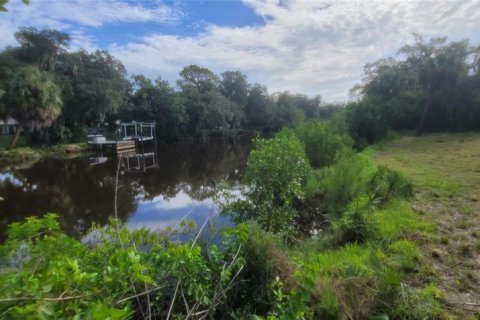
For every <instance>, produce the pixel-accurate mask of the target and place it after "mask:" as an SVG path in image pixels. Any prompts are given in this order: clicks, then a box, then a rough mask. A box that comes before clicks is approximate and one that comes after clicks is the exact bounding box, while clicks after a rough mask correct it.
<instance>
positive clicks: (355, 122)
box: [345, 97, 388, 149]
mask: <svg viewBox="0 0 480 320" xmlns="http://www.w3.org/2000/svg"><path fill="white" fill-rule="evenodd" d="M345 118H346V123H347V130H348V133H349V134H350V135H351V136H352V138H353V139H354V140H355V145H356V147H357V149H363V148H364V147H365V146H366V145H367V144H372V143H374V142H377V141H379V140H380V139H382V138H384V137H386V135H387V132H388V121H387V115H386V112H385V111H384V110H383V108H382V105H381V102H380V101H379V100H377V99H375V98H368V97H367V98H365V99H362V100H361V101H359V102H354V103H350V104H349V105H347V107H346V109H345Z"/></svg>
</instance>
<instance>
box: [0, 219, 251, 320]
mask: <svg viewBox="0 0 480 320" xmlns="http://www.w3.org/2000/svg"><path fill="white" fill-rule="evenodd" d="M115 225H116V226H115ZM247 238H248V228H247V226H245V225H239V226H237V227H235V228H233V229H231V230H227V231H226V232H225V233H224V236H223V237H222V239H223V241H222V248H221V249H220V248H219V247H217V246H216V245H205V246H201V245H200V244H198V243H196V242H195V241H193V240H192V241H190V242H189V243H184V244H178V243H174V242H172V241H170V240H169V234H168V233H166V234H164V235H162V234H155V233H151V232H149V231H147V230H145V229H141V230H136V231H129V230H128V229H126V227H124V226H118V223H117V222H115V221H114V222H112V224H111V225H110V226H106V227H103V228H100V229H96V230H94V232H93V233H91V234H90V235H89V236H88V237H87V239H90V241H87V242H80V241H78V240H75V239H73V238H70V237H67V236H66V235H64V234H63V233H62V232H61V231H60V229H59V225H58V222H57V217H56V216H55V215H53V214H48V215H46V216H45V217H44V218H41V219H40V218H29V219H27V221H26V222H25V223H14V224H12V225H11V226H10V229H9V231H8V238H7V240H6V242H5V243H4V244H3V245H2V246H0V257H1V259H0V261H1V266H0V270H1V271H0V283H1V290H2V297H1V298H0V301H1V303H0V310H1V311H0V312H1V314H2V315H3V317H7V318H9V319H25V318H89V319H97V318H101V319H104V318H111V319H124V318H129V317H132V316H134V315H136V316H140V315H141V314H144V315H146V314H156V315H157V316H160V317H165V316H166V315H167V313H170V312H171V314H172V315H173V318H182V317H183V316H182V314H183V315H184V316H185V315H186V314H188V313H190V312H203V313H206V314H214V313H215V311H216V310H217V309H221V307H222V304H223V303H224V302H225V298H226V296H225V294H226V293H228V292H229V289H230V288H231V287H232V285H233V281H234V280H235V279H236V277H237V276H238V273H239V272H240V271H241V269H242V265H243V258H242V257H241V255H239V253H240V250H241V246H242V244H244V243H245V241H246V239H247ZM188 306H190V307H188ZM185 308H186V309H185Z"/></svg>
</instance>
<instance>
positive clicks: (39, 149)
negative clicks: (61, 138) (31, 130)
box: [0, 136, 88, 166]
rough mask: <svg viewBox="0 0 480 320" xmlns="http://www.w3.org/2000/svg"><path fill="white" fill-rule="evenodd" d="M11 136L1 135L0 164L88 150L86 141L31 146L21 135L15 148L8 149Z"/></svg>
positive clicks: (23, 162)
mask: <svg viewBox="0 0 480 320" xmlns="http://www.w3.org/2000/svg"><path fill="white" fill-rule="evenodd" d="M10 140H11V137H10V136H0V166H11V165H15V166H17V165H21V166H24V165H26V164H28V163H32V162H35V161H37V160H38V159H40V158H42V157H46V156H58V157H60V156H66V155H72V154H79V153H82V152H87V150H88V145H87V144H86V143H70V144H58V145H52V146H46V145H38V146H29V145H28V143H27V141H26V139H25V138H24V137H21V138H20V139H19V141H18V144H17V146H16V147H15V148H13V149H10V150H8V149H7V148H8V145H9V143H10Z"/></svg>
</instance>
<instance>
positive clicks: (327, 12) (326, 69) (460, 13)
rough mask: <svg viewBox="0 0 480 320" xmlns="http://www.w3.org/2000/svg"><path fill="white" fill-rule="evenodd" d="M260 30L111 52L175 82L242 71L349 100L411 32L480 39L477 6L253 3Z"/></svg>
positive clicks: (281, 86)
mask: <svg viewBox="0 0 480 320" xmlns="http://www.w3.org/2000/svg"><path fill="white" fill-rule="evenodd" d="M246 4H247V5H248V6H249V7H251V8H252V9H253V10H254V11H255V12H256V13H257V14H258V15H261V16H263V17H264V19H265V25H263V26H258V27H241V28H232V27H220V26H214V25H211V26H209V27H208V28H207V29H206V31H205V32H204V33H202V34H200V35H197V36H194V37H176V36H171V35H162V34H152V35H148V36H146V37H144V38H143V39H142V41H139V42H132V43H129V44H127V45H122V46H111V48H110V50H111V51H112V52H113V53H114V54H115V55H116V56H118V57H119V58H120V59H121V60H122V61H123V62H124V63H125V64H126V66H127V69H128V70H129V71H130V73H144V74H147V75H148V76H151V77H156V76H158V75H161V76H162V77H163V78H165V79H167V80H170V81H173V80H174V79H176V78H177V74H178V72H179V71H180V69H181V68H182V67H183V66H186V65H189V64H199V65H202V66H205V67H208V68H211V69H212V70H214V71H216V72H222V71H225V70H232V69H240V70H242V71H243V72H245V73H246V74H247V75H248V76H249V78H250V80H251V81H257V82H260V83H262V84H265V85H267V87H268V88H269V89H270V91H280V90H290V91H292V92H300V93H305V94H309V95H314V94H321V95H322V96H324V97H325V98H326V99H327V100H330V101H332V100H345V99H347V95H348V90H349V89H350V88H351V87H352V86H353V85H354V84H355V83H357V82H358V81H359V80H360V77H361V73H362V68H363V65H364V64H366V63H367V62H370V61H373V60H376V59H379V58H381V57H386V56H391V55H393V54H395V53H396V51H397V49H398V48H399V47H400V46H402V45H404V44H405V43H407V42H408V41H411V40H412V33H422V34H427V35H431V36H437V35H446V36H449V37H450V38H452V39H462V38H470V39H471V40H473V41H478V40H479V35H478V33H477V28H478V21H479V19H480V2H477V1H411V2H406V1H383V2H374V1H344V2H340V1H334V2H333V1H332V2H324V1H311V2H307V1H281V2H280V1H253V0H248V1H246Z"/></svg>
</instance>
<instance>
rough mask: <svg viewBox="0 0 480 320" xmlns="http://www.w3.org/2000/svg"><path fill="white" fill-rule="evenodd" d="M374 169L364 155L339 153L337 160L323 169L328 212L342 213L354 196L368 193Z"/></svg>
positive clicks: (322, 181)
mask: <svg viewBox="0 0 480 320" xmlns="http://www.w3.org/2000/svg"><path fill="white" fill-rule="evenodd" d="M374 171H375V166H374V165H372V164H371V163H370V161H369V159H368V158H366V157H365V156H364V155H361V154H354V153H353V152H343V153H340V154H339V155H337V158H336V162H335V163H334V164H333V165H331V166H330V167H328V168H325V169H324V170H322V174H321V177H320V180H321V182H320V184H321V190H322V192H323V194H324V201H325V207H326V209H327V213H328V214H330V215H333V216H338V215H340V214H341V213H343V212H344V210H345V208H346V206H347V204H349V203H350V202H351V201H352V200H353V199H354V198H356V197H357V196H359V195H360V194H363V193H366V192H367V189H368V182H369V181H370V180H371V177H372V175H373V173H374Z"/></svg>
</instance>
